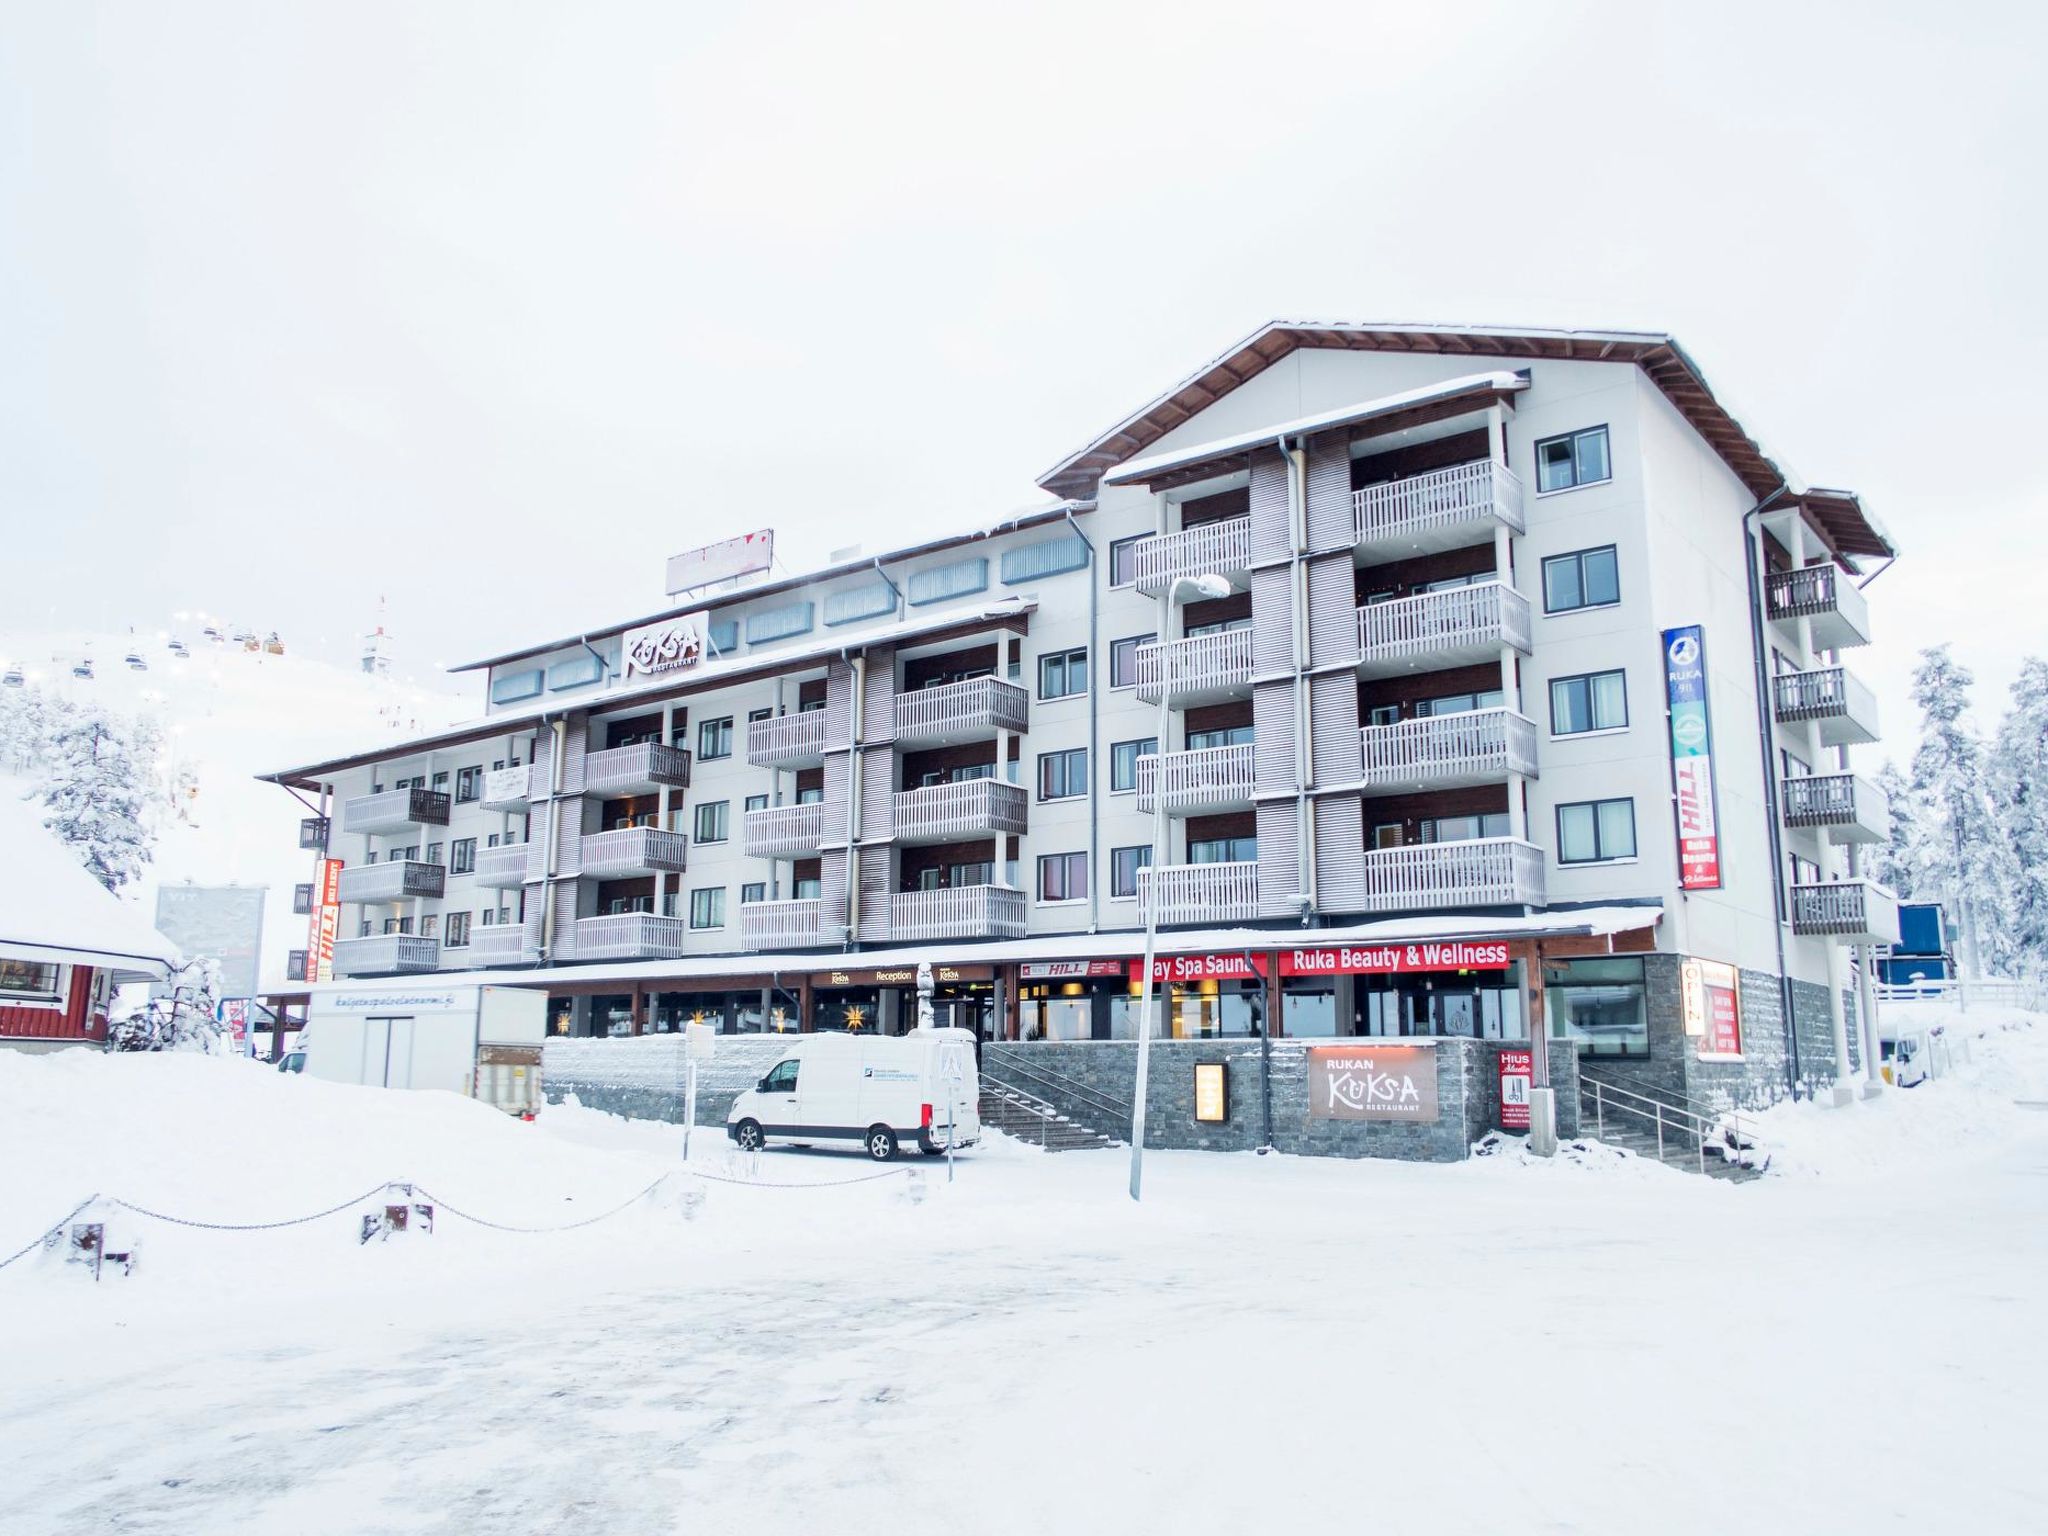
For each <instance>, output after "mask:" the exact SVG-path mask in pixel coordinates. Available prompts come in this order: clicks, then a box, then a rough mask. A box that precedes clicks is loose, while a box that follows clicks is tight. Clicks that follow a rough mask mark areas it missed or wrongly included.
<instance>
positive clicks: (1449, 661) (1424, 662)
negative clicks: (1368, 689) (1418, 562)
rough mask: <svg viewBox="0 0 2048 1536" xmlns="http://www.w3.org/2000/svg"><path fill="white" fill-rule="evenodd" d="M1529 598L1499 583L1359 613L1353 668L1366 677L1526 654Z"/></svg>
mask: <svg viewBox="0 0 2048 1536" xmlns="http://www.w3.org/2000/svg"><path fill="white" fill-rule="evenodd" d="M1529 633H1530V631H1529V600H1528V599H1527V598H1526V597H1524V596H1522V594H1521V593H1519V592H1517V591H1515V590H1514V588H1512V587H1509V586H1506V585H1504V584H1503V583H1501V582H1498V581H1482V582H1479V583H1478V584H1477V585H1474V586H1470V587H1451V588H1448V589H1447V590H1445V591H1442V592H1422V593H1418V594H1417V595H1416V596H1414V597H1401V598H1395V599H1394V600H1393V601H1392V602H1386V603H1368V604H1366V606H1365V607H1363V608H1361V609H1359V610H1358V658H1359V660H1358V670H1359V671H1360V673H1361V674H1363V675H1364V676H1366V677H1392V676H1395V675H1397V674H1399V673H1402V672H1434V671H1437V670H1438V669H1440V668H1444V667H1462V666H1472V665H1475V664H1476V663H1479V662H1483V661H1492V660H1496V659H1498V658H1499V656H1500V650H1501V647H1502V646H1504V645H1508V646H1513V647H1514V648H1515V649H1516V650H1518V651H1520V652H1521V653H1522V654H1523V655H1525V656H1526V655H1527V654H1528V653H1529Z"/></svg>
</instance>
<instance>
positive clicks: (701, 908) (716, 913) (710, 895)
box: [690, 885, 725, 928]
mask: <svg viewBox="0 0 2048 1536" xmlns="http://www.w3.org/2000/svg"><path fill="white" fill-rule="evenodd" d="M690 926H691V927H692V928H723V927H724V926H725V887H724V886H722V885H713V886H706V887H704V888H702V889H700V890H695V891H692V892H690Z"/></svg>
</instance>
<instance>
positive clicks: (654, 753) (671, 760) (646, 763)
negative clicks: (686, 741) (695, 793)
mask: <svg viewBox="0 0 2048 1536" xmlns="http://www.w3.org/2000/svg"><path fill="white" fill-rule="evenodd" d="M689 783H690V754H689V753H688V752H686V751H684V750H683V749H682V748H681V747H670V746H664V745H663V744H662V743H660V742H658V741H643V742H640V743H638V744H636V745H634V746H630V747H608V748H606V749H605V750H604V751H602V752H593V753H591V754H590V755H589V756H588V757H586V758H584V759H583V788H584V789H585V791H586V792H588V793H590V794H593V795H642V794H649V793H651V792H652V791H654V790H656V789H659V788H661V787H662V786H663V785H668V786H669V787H670V788H672V789H683V788H687V787H688V786H689Z"/></svg>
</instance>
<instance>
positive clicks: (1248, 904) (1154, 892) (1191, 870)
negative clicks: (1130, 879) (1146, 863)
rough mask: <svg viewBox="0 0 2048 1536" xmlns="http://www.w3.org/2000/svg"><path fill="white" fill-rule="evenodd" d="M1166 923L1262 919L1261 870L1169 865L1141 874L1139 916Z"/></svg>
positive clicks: (1247, 864) (1251, 863)
mask: <svg viewBox="0 0 2048 1536" xmlns="http://www.w3.org/2000/svg"><path fill="white" fill-rule="evenodd" d="M1155 900H1156V901H1157V902H1158V904H1159V921H1160V922H1162V923H1235V922H1243V921H1246V920H1247V919H1249V918H1254V917H1257V916H1258V915H1259V866H1258V864H1257V863H1256V862H1255V861H1246V862H1244V863H1239V864H1167V865H1163V866H1161V867H1160V868H1157V869H1153V868H1146V869H1141V870H1139V871H1138V916H1139V918H1140V919H1141V920H1148V921H1149V920H1150V918H1151V914H1152V904H1153V902H1154V901H1155Z"/></svg>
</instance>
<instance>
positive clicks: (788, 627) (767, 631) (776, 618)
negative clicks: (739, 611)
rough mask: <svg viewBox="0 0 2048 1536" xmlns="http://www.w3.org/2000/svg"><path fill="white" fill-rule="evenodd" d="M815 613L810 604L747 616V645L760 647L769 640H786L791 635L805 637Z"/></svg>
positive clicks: (769, 610) (770, 609)
mask: <svg viewBox="0 0 2048 1536" xmlns="http://www.w3.org/2000/svg"><path fill="white" fill-rule="evenodd" d="M815 612H816V609H815V607H814V605H812V604H810V603H790V604H788V605H787V606H785V607H782V608H769V609H765V610H763V611H762V612H760V613H750V614H748V615H747V644H749V645H760V644H762V643H763V642H765V641H769V640H787V639H789V637H790V636H792V635H807V634H809V633H810V632H811V617H812V614H813V613H815Z"/></svg>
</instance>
